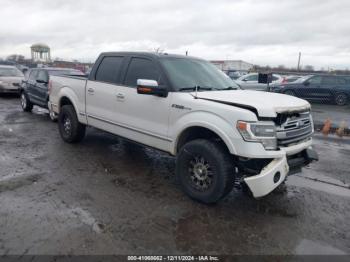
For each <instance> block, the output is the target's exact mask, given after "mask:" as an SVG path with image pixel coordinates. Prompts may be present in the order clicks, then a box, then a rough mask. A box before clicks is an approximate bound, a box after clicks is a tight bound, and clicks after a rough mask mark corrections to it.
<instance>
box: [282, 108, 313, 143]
mask: <svg viewBox="0 0 350 262" xmlns="http://www.w3.org/2000/svg"><path fill="white" fill-rule="evenodd" d="M276 131H277V140H278V145H280V146H290V145H294V144H298V143H299V142H301V141H304V140H307V139H309V138H310V137H311V135H312V133H313V131H314V130H313V123H312V118H311V114H310V112H303V113H297V114H293V115H291V116H287V117H286V118H285V121H284V123H282V124H281V125H280V126H278V127H277V130H276Z"/></svg>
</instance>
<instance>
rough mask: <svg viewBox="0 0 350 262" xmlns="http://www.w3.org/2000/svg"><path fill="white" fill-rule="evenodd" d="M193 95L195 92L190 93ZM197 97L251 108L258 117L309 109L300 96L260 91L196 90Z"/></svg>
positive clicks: (308, 105)
mask: <svg viewBox="0 0 350 262" xmlns="http://www.w3.org/2000/svg"><path fill="white" fill-rule="evenodd" d="M191 94H192V95H193V96H194V97H195V96H196V95H195V93H191ZM197 98H199V99H205V100H209V101H213V102H218V103H224V104H232V105H233V106H237V107H241V108H246V109H249V110H252V111H254V112H256V113H257V114H258V116H260V117H276V116H277V113H284V112H297V111H305V110H309V109H310V104H309V103H308V102H307V101H305V100H303V99H300V98H297V97H293V96H289V95H283V94H277V93H267V92H261V91H250V90H227V91H207V92H198V93H197Z"/></svg>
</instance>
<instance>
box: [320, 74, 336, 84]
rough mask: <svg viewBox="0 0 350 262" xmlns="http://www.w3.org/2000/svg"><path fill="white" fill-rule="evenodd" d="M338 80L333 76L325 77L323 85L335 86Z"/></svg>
mask: <svg viewBox="0 0 350 262" xmlns="http://www.w3.org/2000/svg"><path fill="white" fill-rule="evenodd" d="M336 81H337V80H336V78H335V77H333V76H326V77H323V79H322V84H323V85H335V84H336Z"/></svg>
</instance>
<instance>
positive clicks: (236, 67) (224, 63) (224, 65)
mask: <svg viewBox="0 0 350 262" xmlns="http://www.w3.org/2000/svg"><path fill="white" fill-rule="evenodd" d="M210 62H211V63H212V64H214V65H215V66H217V67H218V68H219V69H220V70H222V71H224V72H229V71H249V70H251V69H252V68H253V66H254V65H253V64H250V63H247V62H245V61H242V60H215V61H210Z"/></svg>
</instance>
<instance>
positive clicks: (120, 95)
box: [117, 93, 125, 101]
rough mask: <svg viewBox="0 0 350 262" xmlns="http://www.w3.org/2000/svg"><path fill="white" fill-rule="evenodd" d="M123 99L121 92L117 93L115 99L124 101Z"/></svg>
mask: <svg viewBox="0 0 350 262" xmlns="http://www.w3.org/2000/svg"><path fill="white" fill-rule="evenodd" d="M124 99H125V96H124V95H123V94H121V93H118V94H117V100H119V101H124Z"/></svg>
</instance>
